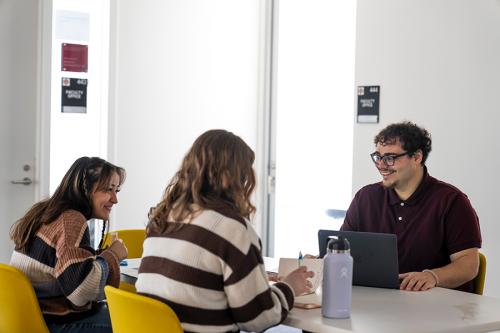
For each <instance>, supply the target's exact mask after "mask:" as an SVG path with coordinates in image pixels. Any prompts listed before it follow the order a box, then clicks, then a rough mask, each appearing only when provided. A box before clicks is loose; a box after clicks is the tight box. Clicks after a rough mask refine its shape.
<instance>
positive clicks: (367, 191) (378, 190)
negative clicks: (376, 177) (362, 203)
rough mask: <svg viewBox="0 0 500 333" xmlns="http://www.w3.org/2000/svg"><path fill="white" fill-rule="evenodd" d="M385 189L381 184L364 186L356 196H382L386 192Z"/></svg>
mask: <svg viewBox="0 0 500 333" xmlns="http://www.w3.org/2000/svg"><path fill="white" fill-rule="evenodd" d="M385 190H386V189H385V188H384V186H383V185H382V183H381V182H377V183H373V184H368V185H365V186H363V187H362V188H360V189H359V190H358V192H357V193H356V196H358V197H359V196H371V195H380V194H382V193H384V192H385Z"/></svg>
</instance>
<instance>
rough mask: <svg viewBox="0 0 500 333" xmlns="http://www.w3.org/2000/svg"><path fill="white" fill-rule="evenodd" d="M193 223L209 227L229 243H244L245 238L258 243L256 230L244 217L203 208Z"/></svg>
mask: <svg viewBox="0 0 500 333" xmlns="http://www.w3.org/2000/svg"><path fill="white" fill-rule="evenodd" d="M195 224H197V225H200V226H202V227H204V228H207V229H210V230H211V231H212V232H214V233H215V234H217V235H219V236H221V237H222V238H225V239H227V240H229V241H230V242H231V243H238V242H243V243H246V242H247V240H250V242H252V243H255V244H257V243H259V236H258V235H257V232H256V231H255V229H254V228H253V226H252V224H251V223H250V221H248V220H246V219H242V220H240V219H236V218H233V217H230V216H227V215H224V214H222V213H220V212H217V211H214V210H205V211H203V212H202V213H201V214H200V215H199V216H198V218H197V221H196V222H195Z"/></svg>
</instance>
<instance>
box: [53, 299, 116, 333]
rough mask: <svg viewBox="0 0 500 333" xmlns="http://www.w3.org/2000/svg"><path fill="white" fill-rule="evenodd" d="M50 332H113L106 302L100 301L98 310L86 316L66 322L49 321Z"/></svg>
mask: <svg viewBox="0 0 500 333" xmlns="http://www.w3.org/2000/svg"><path fill="white" fill-rule="evenodd" d="M47 327H48V328H49V331H50V333H112V332H113V330H112V329H111V320H110V318H109V310H108V306H107V305H106V303H103V302H101V303H99V309H98V311H97V312H96V313H95V314H93V315H91V316H89V317H86V318H83V319H80V320H76V321H73V322H71V323H65V324H53V323H47Z"/></svg>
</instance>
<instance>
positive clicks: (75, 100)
mask: <svg viewBox="0 0 500 333" xmlns="http://www.w3.org/2000/svg"><path fill="white" fill-rule="evenodd" d="M61 97H62V98H61V112H63V113H87V79H75V78H69V77H63V78H62V96H61Z"/></svg>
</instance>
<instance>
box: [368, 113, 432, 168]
mask: <svg viewBox="0 0 500 333" xmlns="http://www.w3.org/2000/svg"><path fill="white" fill-rule="evenodd" d="M398 140H399V142H400V143H401V146H402V147H403V149H404V150H405V151H407V152H408V153H409V154H410V156H412V155H413V154H414V153H415V152H417V150H421V151H422V165H424V164H425V161H426V160H427V157H428V156H429V153H430V152H431V150H432V140H431V134H430V133H429V132H427V130H426V129H425V128H423V127H418V126H417V125H416V124H415V123H412V122H409V121H405V122H402V123H396V124H392V125H389V126H387V127H386V128H384V129H383V130H382V131H380V133H378V134H377V136H375V139H374V140H373V141H374V143H375V145H377V144H378V143H380V144H394V143H396V142H397V141H398Z"/></svg>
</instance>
